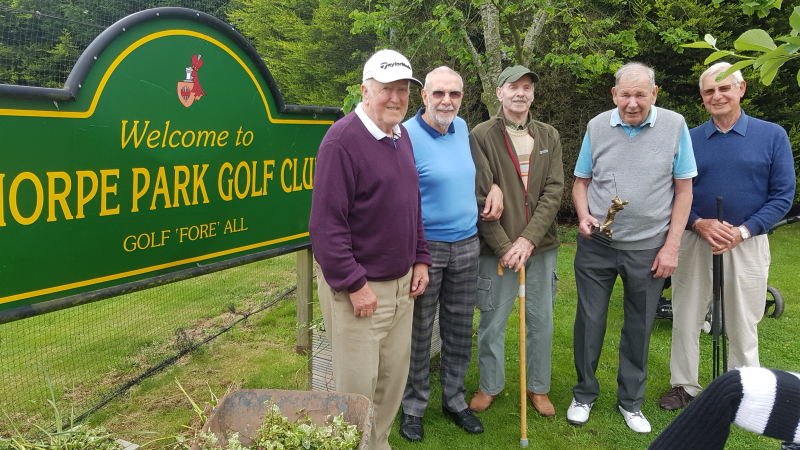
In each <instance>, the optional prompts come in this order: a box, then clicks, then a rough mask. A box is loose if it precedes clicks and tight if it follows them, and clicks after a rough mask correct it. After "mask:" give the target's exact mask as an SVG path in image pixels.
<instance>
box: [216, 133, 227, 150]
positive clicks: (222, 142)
mask: <svg viewBox="0 0 800 450" xmlns="http://www.w3.org/2000/svg"><path fill="white" fill-rule="evenodd" d="M225 139H228V132H227V131H222V132H221V133H220V134H219V137H217V147H225V146H226V145H228V143H227V142H225Z"/></svg>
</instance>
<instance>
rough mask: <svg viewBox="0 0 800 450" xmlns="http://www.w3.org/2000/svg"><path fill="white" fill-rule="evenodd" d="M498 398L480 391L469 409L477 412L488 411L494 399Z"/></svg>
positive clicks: (473, 398)
mask: <svg viewBox="0 0 800 450" xmlns="http://www.w3.org/2000/svg"><path fill="white" fill-rule="evenodd" d="M495 397H497V396H496V395H487V394H484V393H483V392H481V390H480V389H478V393H477V394H475V397H472V400H470V401H469V409H471V410H473V411H475V412H481V411H486V410H487V409H489V407H490V406H492V402H493V401H494V398H495Z"/></svg>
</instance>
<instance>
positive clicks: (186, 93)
mask: <svg viewBox="0 0 800 450" xmlns="http://www.w3.org/2000/svg"><path fill="white" fill-rule="evenodd" d="M201 67H203V60H202V59H200V55H192V66H191V67H187V68H186V79H185V80H183V81H178V100H180V101H181V103H183V106H185V107H187V108H188V107H190V106H192V103H194V101H195V100H200V97H203V96H204V95H206V93H205V92H203V89H202V88H201V87H200V79H199V78H197V71H198V70H200V68H201Z"/></svg>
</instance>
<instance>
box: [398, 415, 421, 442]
mask: <svg viewBox="0 0 800 450" xmlns="http://www.w3.org/2000/svg"><path fill="white" fill-rule="evenodd" d="M400 436H402V437H404V438H406V439H408V440H409V441H411V442H419V441H421V440H422V438H423V437H424V436H425V429H424V428H422V417H417V416H411V415H409V414H406V413H403V419H402V420H401V421H400Z"/></svg>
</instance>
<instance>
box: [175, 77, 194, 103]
mask: <svg viewBox="0 0 800 450" xmlns="http://www.w3.org/2000/svg"><path fill="white" fill-rule="evenodd" d="M193 87H194V83H192V82H188V81H178V99H179V100H180V101H181V103H183V106H185V107H187V108H188V107H190V106H192V103H193V102H194V94H193V93H192V88H193Z"/></svg>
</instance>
